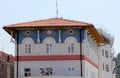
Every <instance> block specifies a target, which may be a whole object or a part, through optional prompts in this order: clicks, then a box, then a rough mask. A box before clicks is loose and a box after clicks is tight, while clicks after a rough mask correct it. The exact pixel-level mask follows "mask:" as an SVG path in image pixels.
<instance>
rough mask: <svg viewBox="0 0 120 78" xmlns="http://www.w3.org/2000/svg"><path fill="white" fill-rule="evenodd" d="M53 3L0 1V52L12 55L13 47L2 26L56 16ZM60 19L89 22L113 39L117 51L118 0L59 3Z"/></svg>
mask: <svg viewBox="0 0 120 78" xmlns="http://www.w3.org/2000/svg"><path fill="white" fill-rule="evenodd" d="M55 3H56V0H0V50H3V51H4V52H6V53H9V54H14V52H15V46H14V44H13V43H10V36H9V35H8V34H7V33H6V32H5V31H4V30H3V29H2V27H3V26H5V25H9V24H15V23H22V22H27V21H34V20H41V19H47V18H53V17H55V16H56V4H55ZM58 9H59V14H58V16H59V17H63V18H65V19H72V20H78V21H83V22H88V23H92V24H94V25H95V27H96V28H102V29H104V30H105V31H106V32H108V33H109V34H111V36H113V37H114V38H115V42H114V46H113V47H114V48H115V54H117V53H118V52H120V47H119V43H120V34H119V33H120V30H119V28H120V21H119V19H120V0H58Z"/></svg>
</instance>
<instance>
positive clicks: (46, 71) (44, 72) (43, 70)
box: [40, 68, 53, 76]
mask: <svg viewBox="0 0 120 78" xmlns="http://www.w3.org/2000/svg"><path fill="white" fill-rule="evenodd" d="M40 74H41V75H42V76H48V75H52V74H53V68H40Z"/></svg>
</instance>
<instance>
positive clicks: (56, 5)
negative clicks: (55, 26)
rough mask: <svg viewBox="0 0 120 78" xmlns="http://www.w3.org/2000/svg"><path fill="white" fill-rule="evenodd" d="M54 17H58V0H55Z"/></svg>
mask: <svg viewBox="0 0 120 78" xmlns="http://www.w3.org/2000/svg"><path fill="white" fill-rule="evenodd" d="M56 17H57V18H58V2H57V0H56Z"/></svg>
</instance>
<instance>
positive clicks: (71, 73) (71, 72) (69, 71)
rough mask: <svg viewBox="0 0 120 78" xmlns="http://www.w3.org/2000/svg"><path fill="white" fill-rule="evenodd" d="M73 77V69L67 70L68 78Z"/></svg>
mask: <svg viewBox="0 0 120 78" xmlns="http://www.w3.org/2000/svg"><path fill="white" fill-rule="evenodd" d="M73 75H74V68H68V76H73Z"/></svg>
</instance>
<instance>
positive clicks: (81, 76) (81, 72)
mask: <svg viewBox="0 0 120 78" xmlns="http://www.w3.org/2000/svg"><path fill="white" fill-rule="evenodd" d="M82 30H83V29H80V66H81V70H80V71H81V73H80V75H81V77H83V66H82Z"/></svg>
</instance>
